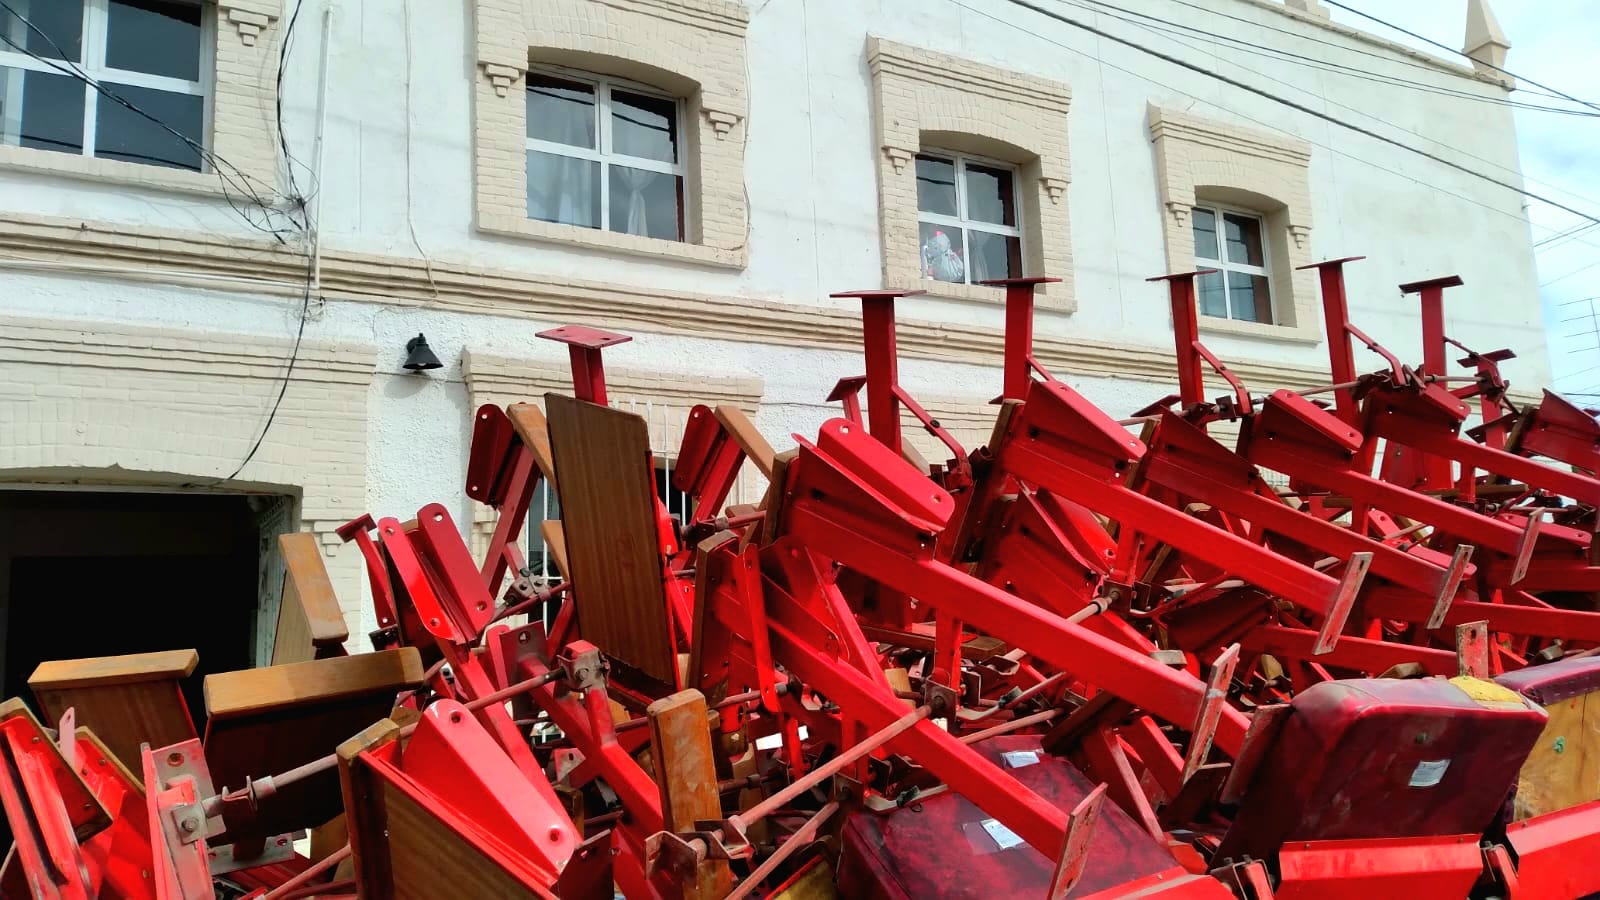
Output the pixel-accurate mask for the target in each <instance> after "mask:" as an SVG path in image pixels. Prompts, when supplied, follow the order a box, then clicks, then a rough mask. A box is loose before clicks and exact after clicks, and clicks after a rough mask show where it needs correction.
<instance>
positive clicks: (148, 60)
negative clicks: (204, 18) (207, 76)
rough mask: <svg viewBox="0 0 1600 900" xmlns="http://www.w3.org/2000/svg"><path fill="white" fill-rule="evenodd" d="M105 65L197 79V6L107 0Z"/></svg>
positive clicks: (147, 0)
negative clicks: (108, 1)
mask: <svg viewBox="0 0 1600 900" xmlns="http://www.w3.org/2000/svg"><path fill="white" fill-rule="evenodd" d="M106 12H107V18H106V65H108V66H110V67H111V68H113V69H127V70H128V71H130V72H143V73H145V74H147V75H166V76H169V77H171V78H182V79H183V80H185V81H199V80H200V7H199V6H198V5H197V4H193V3H172V2H168V0H110V3H109V5H108V6H107V9H106Z"/></svg>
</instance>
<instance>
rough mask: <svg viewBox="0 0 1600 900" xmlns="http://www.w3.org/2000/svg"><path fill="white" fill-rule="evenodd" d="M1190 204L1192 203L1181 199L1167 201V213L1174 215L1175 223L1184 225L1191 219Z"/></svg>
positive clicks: (1180, 225)
mask: <svg viewBox="0 0 1600 900" xmlns="http://www.w3.org/2000/svg"><path fill="white" fill-rule="evenodd" d="M1189 206H1190V204H1188V203H1184V202H1182V201H1179V200H1168V201H1167V213H1168V214H1169V215H1171V216H1172V222H1173V224H1175V225H1177V226H1179V227H1182V226H1183V225H1184V224H1185V223H1186V222H1188V221H1189Z"/></svg>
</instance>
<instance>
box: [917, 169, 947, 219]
mask: <svg viewBox="0 0 1600 900" xmlns="http://www.w3.org/2000/svg"><path fill="white" fill-rule="evenodd" d="M917 209H919V210H921V211H923V212H926V213H934V214H936V215H941V216H953V215H956V164H955V163H953V162H950V161H949V160H945V159H938V158H936V157H932V156H919V157H917Z"/></svg>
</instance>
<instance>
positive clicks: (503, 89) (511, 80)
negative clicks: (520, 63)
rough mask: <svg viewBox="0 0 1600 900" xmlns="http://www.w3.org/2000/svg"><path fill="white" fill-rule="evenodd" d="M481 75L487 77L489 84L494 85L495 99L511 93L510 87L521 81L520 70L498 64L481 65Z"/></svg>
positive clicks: (487, 63)
mask: <svg viewBox="0 0 1600 900" xmlns="http://www.w3.org/2000/svg"><path fill="white" fill-rule="evenodd" d="M482 66H483V74H484V75H487V76H488V77H489V83H490V84H492V85H494V93H495V96H497V97H504V96H506V95H507V94H509V93H511V86H512V85H514V84H516V83H517V82H518V81H520V80H521V79H522V70H521V69H519V68H517V67H515V66H507V65H502V64H500V63H492V62H486V63H482Z"/></svg>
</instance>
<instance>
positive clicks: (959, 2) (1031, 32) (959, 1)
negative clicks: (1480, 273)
mask: <svg viewBox="0 0 1600 900" xmlns="http://www.w3.org/2000/svg"><path fill="white" fill-rule="evenodd" d="M950 2H952V3H954V4H955V5H956V6H959V7H961V8H962V9H965V10H966V11H967V12H970V13H975V14H977V15H980V16H983V17H984V18H986V19H989V20H991V21H993V22H996V23H998V24H1000V25H1004V26H1006V27H1007V28H1010V29H1012V30H1014V31H1018V32H1021V33H1023V34H1024V35H1026V36H1028V37H1031V38H1035V39H1037V40H1041V41H1044V42H1045V43H1047V44H1050V45H1052V46H1055V47H1059V48H1061V49H1062V50H1066V51H1068V52H1070V53H1076V54H1078V55H1079V56H1082V57H1084V58H1085V59H1088V60H1090V61H1092V62H1094V63H1096V64H1097V65H1099V66H1102V67H1104V68H1108V69H1115V70H1117V71H1118V72H1121V73H1123V74H1124V75H1128V76H1130V77H1133V78H1137V79H1139V80H1141V81H1145V82H1148V83H1150V84H1153V85H1156V86H1157V87H1162V88H1166V89H1167V90H1169V91H1172V92H1173V93H1174V94H1177V95H1179V96H1183V97H1188V98H1189V99H1190V100H1193V101H1195V102H1198V103H1205V104H1208V105H1210V106H1215V107H1216V108H1218V109H1220V110H1222V111H1224V112H1228V113H1232V114H1233V115H1236V116H1238V117H1240V118H1241V119H1244V120H1245V121H1248V122H1254V123H1255V124H1257V125H1259V126H1261V127H1262V128H1267V129H1271V130H1274V131H1280V132H1281V131H1283V128H1282V127H1281V126H1280V125H1278V124H1275V123H1273V122H1268V121H1266V120H1265V119H1261V118H1257V117H1256V116H1252V115H1250V114H1249V113H1247V112H1243V111H1241V110H1238V109H1235V108H1233V107H1230V106H1226V105H1224V104H1222V103H1219V102H1217V101H1216V100H1214V99H1208V98H1206V97H1201V96H1200V95H1198V94H1194V93H1191V92H1190V91H1187V90H1184V89H1183V88H1180V87H1178V86H1176V85H1173V84H1169V83H1167V82H1165V81H1162V80H1160V79H1158V78H1152V77H1151V76H1149V75H1146V74H1144V73H1142V72H1135V71H1134V70H1132V69H1129V68H1127V67H1126V66H1119V65H1117V64H1116V63H1114V62H1110V61H1108V60H1106V59H1104V58H1103V57H1099V56H1096V55H1094V54H1093V53H1090V52H1088V51H1086V50H1082V49H1080V48H1077V47H1074V46H1072V45H1070V44H1064V43H1062V42H1060V41H1057V40H1052V39H1050V38H1048V37H1045V36H1044V35H1042V34H1040V33H1039V32H1038V31H1037V30H1035V29H1029V28H1024V27H1023V26H1021V25H1018V24H1017V23H1016V22H1014V21H1011V20H1010V19H1005V18H1001V17H1000V16H997V15H995V14H993V13H990V12H987V11H985V10H981V9H978V8H977V7H974V6H970V5H968V4H967V3H966V2H963V0H950ZM1299 139H1300V140H1304V141H1305V142H1306V143H1308V144H1311V145H1312V146H1314V147H1321V148H1322V149H1324V150H1327V151H1328V152H1329V153H1332V154H1334V155H1335V156H1341V157H1344V158H1345V159H1348V160H1350V161H1352V162H1355V163H1359V164H1361V165H1363V166H1366V167H1368V168H1371V169H1376V170H1377V171H1379V172H1383V173H1386V174H1388V175H1393V176H1395V177H1396V178H1403V179H1405V180H1407V181H1409V182H1412V183H1414V184H1417V185H1420V186H1422V187H1425V188H1427V189H1429V190H1431V191H1435V192H1437V193H1440V194H1444V195H1445V196H1448V197H1454V198H1456V199H1457V200H1460V201H1461V202H1463V203H1470V204H1472V205H1473V206H1478V207H1481V208H1483V209H1485V210H1487V211H1489V212H1492V213H1494V214H1496V215H1501V216H1505V217H1506V218H1509V219H1514V220H1516V221H1517V222H1521V223H1523V224H1529V223H1528V220H1527V219H1526V218H1525V217H1523V216H1520V215H1517V214H1515V213H1510V212H1507V211H1506V210H1504V209H1502V208H1500V207H1498V206H1491V205H1490V204H1488V203H1484V202H1483V201H1481V200H1478V199H1476V198H1473V197H1469V196H1467V195H1466V194H1460V193H1457V192H1455V191H1452V190H1450V189H1449V188H1444V187H1440V186H1439V185H1437V184H1432V183H1430V182H1427V181H1423V180H1421V179H1419V178H1417V177H1416V176H1415V175H1412V174H1409V173H1405V172H1401V171H1399V170H1398V169H1392V168H1390V167H1388V166H1385V165H1383V164H1381V163H1376V162H1373V161H1372V160H1370V159H1366V158H1364V157H1360V156H1357V155H1355V154H1354V153H1350V152H1347V151H1345V150H1341V149H1339V148H1338V147H1335V146H1333V145H1332V144H1325V143H1322V142H1321V141H1317V140H1313V139H1311V138H1307V137H1300V138H1299Z"/></svg>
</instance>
